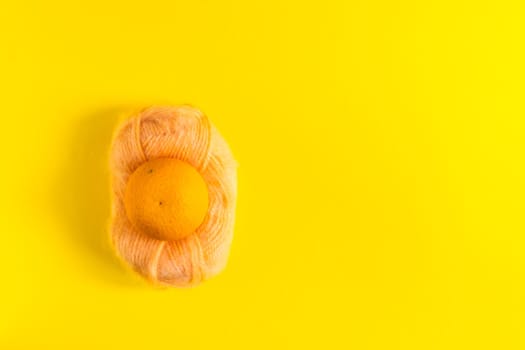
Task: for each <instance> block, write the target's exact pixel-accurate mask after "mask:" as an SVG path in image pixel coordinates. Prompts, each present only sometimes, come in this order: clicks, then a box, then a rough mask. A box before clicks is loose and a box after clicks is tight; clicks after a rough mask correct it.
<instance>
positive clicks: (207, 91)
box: [0, 0, 525, 349]
mask: <svg viewBox="0 0 525 350" xmlns="http://www.w3.org/2000/svg"><path fill="white" fill-rule="evenodd" d="M520 3H521V1H515V2H512V1H505V0H503V1H494V2H489V1H452V0H450V1H364V0H363V1H340V2H335V1H321V2H319V3H318V4H315V3H314V2H308V1H290V2H285V1H261V2H254V1H235V2H234V1H204V0H200V1H165V2H161V1H156V0H150V1H141V2H132V1H108V0H106V1H88V2H75V1H41V2H40V1H29V2H19V1H10V2H8V3H6V2H3V3H2V5H1V9H0V39H1V40H0V50H1V51H0V53H1V55H0V77H1V101H2V110H1V124H0V149H1V154H2V166H1V174H0V186H1V187H0V193H1V202H0V209H1V216H0V233H1V242H0V266H1V267H0V269H1V270H0V272H1V275H2V284H1V291H0V348H2V349H25V348H28V349H30V348H32V349H42V348H48V349H62V348H64V349H72V348H74V349H76V348H84V347H85V348H87V349H106V348H107V349H111V348H113V349H117V348H123V349H146V348H147V349H156V348H158V349H167V348H169V349H200V348H202V349H285V348H296V349H304V348H308V349H310V348H311V349H523V348H525V329H524V327H525V299H524V292H525V282H524V278H525V276H524V268H525V255H524V248H525V236H524V233H525V229H524V205H523V203H524V198H525V196H524V195H525V193H524V192H525V191H524V178H525V177H524V175H525V171H524V170H525V167H524V150H525V147H524V146H525V144H524V132H525V121H524V118H525V113H524V112H525V108H524V101H523V98H524V92H525V91H524V78H525V76H524V69H523V65H524V63H523V62H524V58H525V57H524V56H525V55H524V51H523V44H524V42H523V41H524V39H523V38H524V34H525V30H524V26H523V18H524V14H525V13H524V11H523V10H524V8H523V5H520ZM156 103H173V104H175V103H191V104H193V105H196V106H198V107H199V108H201V109H203V110H204V111H205V112H206V113H207V114H208V115H209V116H210V118H211V119H212V120H213V122H214V123H215V124H216V125H217V127H218V128H219V129H220V130H221V132H222V133H223V135H224V136H225V138H226V139H227V140H228V141H229V143H230V145H231V147H232V149H233V150H234V152H235V155H236V157H237V159H238V161H239V163H240V168H239V205H238V211H237V215H238V220H237V222H236V229H235V239H234V243H233V246H232V251H231V259H230V261H229V266H228V268H227V269H226V270H225V271H224V273H222V274H221V275H220V276H218V277H217V278H214V279H213V280H210V281H209V282H206V283H205V284H203V285H201V286H200V287H198V288H194V289H185V290H158V289H155V288H151V287H149V286H148V285H147V284H145V283H144V282H143V281H142V280H140V279H139V278H137V277H136V276H134V275H132V274H131V273H130V272H129V271H127V270H126V269H125V268H123V267H122V266H121V265H119V263H118V261H117V260H116V259H115V258H114V257H113V254H112V252H111V250H110V248H109V246H108V244H107V239H106V235H107V232H106V224H107V219H108V215H109V197H108V176H109V175H108V170H107V167H106V164H107V160H106V155H107V149H108V147H109V142H110V137H111V133H112V129H113V127H114V125H115V123H116V120H117V119H116V118H117V116H118V115H119V114H121V113H125V112H126V111H127V110H129V109H132V108H136V107H137V106H143V105H149V104H156Z"/></svg>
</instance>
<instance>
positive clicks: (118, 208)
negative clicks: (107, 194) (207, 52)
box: [110, 106, 237, 287]
mask: <svg viewBox="0 0 525 350" xmlns="http://www.w3.org/2000/svg"><path fill="white" fill-rule="evenodd" d="M110 168H111V174H112V194H113V195H112V197H113V198H112V223H111V230H110V231H111V232H110V235H111V241H112V244H113V246H114V248H115V250H116V252H117V254H118V256H120V257H121V258H122V260H124V261H125V262H126V263H127V264H128V265H129V266H130V267H131V268H132V269H133V270H135V271H136V272H138V273H139V274H140V275H142V276H143V277H145V278H147V279H148V280H150V281H152V282H154V283H156V284H162V285H167V286H179V287H184V286H194V285H196V284H198V283H200V282H202V281H204V280H206V279H208V278H210V277H212V276H214V275H216V274H217V273H219V272H220V271H221V270H222V269H223V268H224V267H225V266H226V262H227V259H228V255H229V250H230V245H231V241H232V238H233V223H234V218H235V203H236V194H237V189H236V186H237V176H236V168H237V164H236V162H235V160H234V158H233V156H232V153H231V151H230V149H229V147H228V145H227V144H226V142H225V141H224V139H223V138H222V137H221V135H220V134H219V132H218V131H217V130H216V128H215V127H214V126H213V125H212V124H211V123H210V121H209V119H208V118H207V117H206V116H205V115H204V114H203V113H202V112H200V111H199V110H198V109H196V108H193V107H190V106H155V107H150V108H147V109H145V110H143V111H141V112H139V113H137V114H136V115H134V116H132V117H130V118H129V119H127V120H125V121H124V122H123V123H122V124H121V125H120V126H119V127H118V128H117V130H116V133H115V136H114V138H113V144H112V149H111V156H110ZM150 170H153V171H152V172H149V171H150Z"/></svg>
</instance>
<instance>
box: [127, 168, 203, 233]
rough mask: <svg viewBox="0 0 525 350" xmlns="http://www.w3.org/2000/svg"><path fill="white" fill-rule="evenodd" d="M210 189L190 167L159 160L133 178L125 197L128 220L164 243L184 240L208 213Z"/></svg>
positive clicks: (129, 180)
mask: <svg viewBox="0 0 525 350" xmlns="http://www.w3.org/2000/svg"><path fill="white" fill-rule="evenodd" d="M208 201H209V198H208V187H207V185H206V182H205V181H204V179H203V178H202V176H201V175H200V173H199V172H198V171H197V170H196V169H195V168H194V167H192V166H191V165H190V164H188V163H186V162H183V161H181V160H178V159H173V158H157V159H153V160H150V161H147V162H146V163H144V164H142V165H141V166H140V167H139V168H137V170H135V172H134V173H133V174H131V175H130V177H129V179H128V183H127V185H126V191H125V194H124V205H125V208H126V213H127V216H128V219H129V220H130V221H131V223H132V224H133V225H134V226H135V227H136V228H137V229H138V230H140V231H141V232H143V233H145V234H147V235H149V236H151V237H154V238H157V239H162V240H177V239H181V238H184V237H186V236H188V235H190V234H192V233H193V232H195V230H196V229H197V228H198V227H199V225H200V224H201V223H202V221H203V220H204V217H205V216H206V213H207V211H208V204H209V203H208Z"/></svg>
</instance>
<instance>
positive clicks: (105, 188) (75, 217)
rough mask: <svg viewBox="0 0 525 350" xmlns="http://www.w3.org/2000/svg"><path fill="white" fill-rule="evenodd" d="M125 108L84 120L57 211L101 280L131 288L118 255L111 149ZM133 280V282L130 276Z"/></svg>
mask: <svg viewBox="0 0 525 350" xmlns="http://www.w3.org/2000/svg"><path fill="white" fill-rule="evenodd" d="M121 114H122V108H120V109H119V108H109V109H103V110H101V111H99V112H96V113H93V114H90V115H88V116H85V117H83V118H78V119H79V122H78V123H77V124H76V125H75V127H74V132H73V133H71V135H70V136H71V137H70V142H69V145H68V148H67V152H68V156H67V157H66V162H65V164H64V167H63V169H62V170H61V172H60V178H59V179H58V181H57V184H56V191H55V193H56V194H57V198H56V205H57V208H56V210H57V213H58V215H60V216H61V217H62V218H63V220H64V223H65V224H66V229H65V230H63V233H64V234H65V235H67V237H64V239H65V240H68V241H71V242H72V244H71V247H72V248H74V249H75V251H76V252H77V253H78V254H79V255H81V256H83V257H82V259H79V261H82V262H83V263H84V264H85V266H83V267H84V268H86V269H87V270H89V271H90V272H91V273H92V274H93V276H94V277H95V278H101V279H103V280H104V281H103V282H104V283H109V284H112V283H118V284H124V285H128V284H130V279H129V276H127V275H126V274H125V273H124V272H125V271H124V270H125V268H124V267H123V266H122V264H121V263H120V261H118V259H117V258H116V256H115V254H114V253H113V251H112V248H111V243H110V240H109V236H108V230H109V220H110V193H111V192H110V184H109V182H110V175H109V158H108V156H109V148H110V144H111V138H112V135H113V131H114V129H115V126H116V123H117V120H118V117H119V116H120V115H121ZM126 277H128V278H126Z"/></svg>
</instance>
